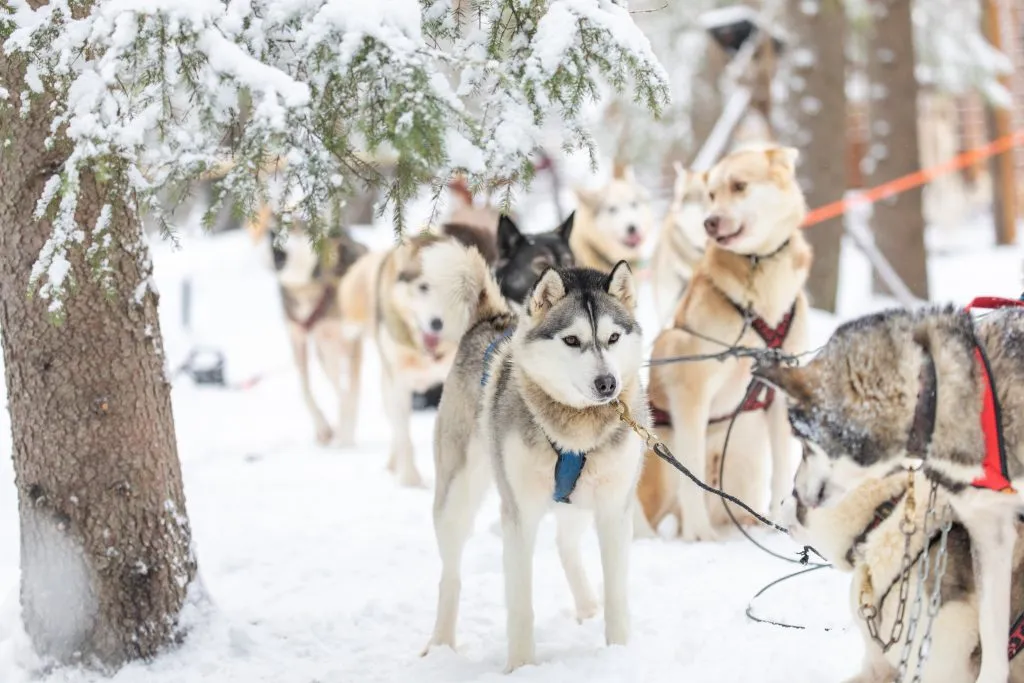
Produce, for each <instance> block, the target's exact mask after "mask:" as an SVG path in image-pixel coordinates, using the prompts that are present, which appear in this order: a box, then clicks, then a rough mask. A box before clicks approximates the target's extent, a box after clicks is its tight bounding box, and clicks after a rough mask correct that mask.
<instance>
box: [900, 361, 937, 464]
mask: <svg viewBox="0 0 1024 683" xmlns="http://www.w3.org/2000/svg"><path fill="white" fill-rule="evenodd" d="M922 353H923V354H924V361H923V363H922V364H921V373H920V375H919V376H918V386H919V388H918V390H917V406H916V407H915V408H914V421H913V422H911V423H910V434H909V435H908V436H907V455H909V456H910V457H912V458H918V459H920V460H921V461H922V462H923V461H924V460H925V458H927V457H928V447H929V445H931V442H932V434H934V432H935V411H936V403H937V401H938V377H937V375H936V373H935V360H934V359H933V358H932V354H931V353H929V352H928V350H927V349H923V348H922Z"/></svg>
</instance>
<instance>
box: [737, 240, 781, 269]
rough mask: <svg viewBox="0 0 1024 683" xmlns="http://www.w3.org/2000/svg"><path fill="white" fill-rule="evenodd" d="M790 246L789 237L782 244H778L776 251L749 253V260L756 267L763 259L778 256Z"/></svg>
mask: <svg viewBox="0 0 1024 683" xmlns="http://www.w3.org/2000/svg"><path fill="white" fill-rule="evenodd" d="M788 246H789V240H788V239H787V240H786V241H785V242H783V243H782V244H780V245H779V246H778V248H776V249H775V251H773V252H771V253H768V254H748V255H747V260H748V261H750V265H752V266H753V267H754V268H757V266H758V264H760V263H761V261H767V260H768V259H770V258H774V257H776V256H778V255H779V254H781V253H782V252H783V251H784V250H785V249H786V247H788Z"/></svg>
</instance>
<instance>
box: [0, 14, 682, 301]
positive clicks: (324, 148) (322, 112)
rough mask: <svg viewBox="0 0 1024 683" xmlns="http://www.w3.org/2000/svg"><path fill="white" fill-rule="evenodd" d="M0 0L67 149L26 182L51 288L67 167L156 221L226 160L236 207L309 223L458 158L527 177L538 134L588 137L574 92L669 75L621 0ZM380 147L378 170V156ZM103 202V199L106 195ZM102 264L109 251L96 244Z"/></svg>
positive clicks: (637, 89) (72, 212)
mask: <svg viewBox="0 0 1024 683" xmlns="http://www.w3.org/2000/svg"><path fill="white" fill-rule="evenodd" d="M40 4H41V3H39V2H29V1H28V0H0V41H2V45H3V50H4V52H5V54H6V55H8V56H9V57H11V58H17V59H19V60H22V62H23V64H24V68H22V69H21V70H19V71H18V72H17V73H20V74H21V77H20V79H19V80H18V82H3V81H2V80H0V117H2V116H3V115H4V114H3V108H5V107H7V108H13V109H14V110H16V111H17V112H19V113H20V114H21V115H25V114H26V113H27V112H28V111H29V110H30V109H31V107H32V106H33V105H34V104H36V103H38V102H42V101H43V97H42V95H43V94H44V93H49V94H51V97H50V98H48V99H47V106H48V107H49V111H50V112H51V115H52V126H51V130H52V131H53V138H52V140H51V142H52V144H66V147H67V149H68V150H69V151H68V154H67V156H66V159H65V161H64V163H63V165H62V166H61V167H60V169H59V170H58V171H57V172H56V174H55V175H54V176H53V178H52V179H51V181H50V182H49V183H48V184H47V186H46V191H45V192H44V194H43V196H41V197H40V198H39V203H38V207H37V215H38V216H40V217H43V216H45V217H46V218H48V219H49V220H50V221H51V222H52V223H53V226H54V230H53V234H52V236H51V238H50V240H49V241H48V242H47V244H46V247H45V248H44V249H43V251H42V253H41V254H40V258H39V262H38V263H37V266H36V269H35V273H34V278H35V283H34V284H36V285H38V286H40V287H42V291H43V293H44V294H48V295H49V296H51V297H59V294H60V292H61V291H62V287H63V283H64V278H65V276H66V275H67V271H68V268H67V260H66V259H65V257H64V253H65V250H66V249H67V248H68V246H69V245H71V244H73V243H75V242H78V243H82V242H83V241H84V240H85V237H86V234H87V233H88V234H89V235H90V240H89V241H90V243H93V244H95V243H96V242H95V241H94V240H93V239H92V237H95V236H96V235H97V234H100V233H102V231H103V230H104V229H105V226H104V225H103V224H102V223H103V219H102V218H101V220H100V222H99V223H100V224H97V225H89V226H82V225H79V224H78V222H77V221H76V210H77V206H78V196H79V178H80V176H81V174H82V173H85V172H95V173H98V174H99V175H101V176H102V184H103V187H104V188H105V189H106V191H107V192H108V195H109V196H108V200H109V202H110V203H111V204H115V203H121V204H122V205H123V206H125V207H127V208H129V209H130V210H133V211H146V212H149V213H151V214H153V216H154V217H155V218H157V219H158V220H159V221H161V224H162V225H164V226H165V227H166V223H164V222H163V221H164V217H165V216H167V215H168V210H169V209H170V208H172V207H171V206H165V205H164V204H165V203H167V202H166V201H163V200H161V197H166V195H167V189H168V188H174V187H182V186H186V185H187V183H189V182H191V181H194V180H195V179H196V178H199V177H202V176H204V175H205V176H214V177H218V178H222V182H220V183H218V188H219V194H218V196H217V198H216V199H217V200H216V201H214V202H213V206H211V207H210V213H209V217H212V216H213V214H214V212H216V211H217V210H219V209H220V208H221V207H220V205H221V203H222V201H223V197H224V193H226V192H230V193H231V195H232V196H233V197H236V198H240V200H239V202H240V206H238V207H237V208H238V210H240V211H241V212H243V213H244V214H246V215H252V214H254V213H255V212H256V210H257V208H258V205H259V204H260V203H262V202H264V201H267V202H270V203H271V205H272V206H273V207H275V209H277V210H278V211H279V212H280V213H281V214H282V217H283V218H284V219H285V220H290V219H299V220H302V221H303V222H304V223H306V224H307V225H308V226H309V228H310V230H312V231H313V232H315V233H316V232H319V231H320V230H322V229H323V228H324V227H325V226H326V223H327V222H328V221H329V215H328V212H327V210H326V207H328V206H331V205H332V203H334V202H336V201H337V200H338V199H341V198H343V197H345V196H346V195H350V194H351V193H354V192H356V191H358V190H360V189H361V188H363V187H365V186H367V185H373V186H379V187H383V188H385V200H386V202H388V203H390V205H391V206H392V207H393V209H394V215H395V217H396V221H397V223H398V225H397V226H396V227H397V228H398V229H401V228H402V222H403V214H402V206H403V204H404V203H405V202H406V201H407V200H408V199H409V198H410V197H412V196H413V194H414V193H415V192H416V191H417V189H418V188H419V187H420V186H421V185H422V184H423V183H430V182H434V183H437V182H439V181H440V180H444V179H445V178H446V177H448V176H449V175H450V174H451V173H452V172H454V171H462V172H466V173H467V174H468V175H469V176H470V179H471V182H472V184H473V185H474V187H482V186H488V187H491V186H497V185H498V184H508V183H512V184H518V183H522V182H528V181H529V180H530V178H531V174H532V166H531V164H530V156H531V154H532V153H533V152H534V150H535V149H536V148H537V146H538V145H539V143H540V141H541V140H542V139H543V137H542V136H544V135H545V134H546V133H547V132H550V131H551V130H552V129H556V130H559V131H561V136H562V139H563V140H564V142H565V145H566V147H568V148H576V149H578V148H581V147H583V148H590V149H591V151H593V150H592V147H593V142H592V137H591V133H590V130H589V129H588V127H587V125H586V120H585V118H584V114H583V111H582V110H583V109H584V105H586V104H588V103H589V102H591V101H592V100H593V99H595V98H596V97H597V96H598V94H599V92H601V88H602V87H605V86H607V85H610V86H611V87H613V88H615V89H617V90H631V91H632V93H633V97H634V99H635V100H636V101H637V102H639V103H642V104H643V105H644V106H645V107H646V108H647V109H649V110H652V111H653V112H655V113H658V112H659V111H660V109H661V108H662V107H663V106H664V105H665V104H666V103H667V100H668V87H667V78H666V75H665V72H664V71H663V69H662V67H661V66H660V64H659V63H658V61H657V59H656V58H655V57H654V54H653V53H652V51H651V48H650V44H649V43H648V41H647V39H646V38H645V37H644V35H643V34H642V33H641V32H640V31H639V29H637V27H636V26H635V25H634V23H633V21H632V19H631V17H630V15H629V12H628V10H627V9H626V7H625V5H624V2H622V1H621V0H620V1H619V2H616V0H419V1H417V0H374V1H373V2H366V1H365V0H223V1H218V0H50V2H48V3H46V4H42V5H41V6H39V5H40ZM382 159H388V160H390V161H393V165H392V169H391V170H390V171H389V173H388V174H387V175H385V174H384V173H383V172H382V171H381V168H380V165H379V163H378V162H379V161H380V160H382ZM103 215H105V216H109V215H110V212H109V210H107V211H105V212H104V213H103ZM95 262H96V263H97V264H100V269H101V270H102V259H100V260H96V261H95Z"/></svg>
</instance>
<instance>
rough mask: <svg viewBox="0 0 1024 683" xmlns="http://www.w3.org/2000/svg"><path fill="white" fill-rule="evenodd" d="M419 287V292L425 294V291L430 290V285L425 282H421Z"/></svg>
mask: <svg viewBox="0 0 1024 683" xmlns="http://www.w3.org/2000/svg"><path fill="white" fill-rule="evenodd" d="M419 289H420V291H421V292H423V293H424V294H426V293H427V292H429V291H430V285H428V284H427V283H426V282H421V283H420V287H419Z"/></svg>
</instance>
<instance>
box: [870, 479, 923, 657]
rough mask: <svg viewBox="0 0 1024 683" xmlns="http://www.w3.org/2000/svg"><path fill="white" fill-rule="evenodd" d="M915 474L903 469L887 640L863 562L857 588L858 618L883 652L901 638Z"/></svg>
mask: <svg viewBox="0 0 1024 683" xmlns="http://www.w3.org/2000/svg"><path fill="white" fill-rule="evenodd" d="M915 474H916V471H915V470H907V495H906V498H905V499H904V503H903V519H901V520H900V532H901V533H902V534H903V559H902V561H901V562H900V587H899V602H897V603H896V616H895V618H894V619H893V622H892V630H890V631H889V638H888V639H887V640H882V638H881V636H880V635H879V610H880V609H881V605H878V606H877V607H876V606H875V595H874V584H873V582H872V580H871V572H870V569H868V568H867V565H865V575H864V582H863V585H862V587H861V594H860V610H859V614H860V617H861V619H863V620H864V625H865V626H866V627H867V629H868V635H870V636H871V639H872V640H874V641H875V642H876V643H878V645H879V646H881V648H882V651H883V652H888V651H889V648H891V647H892V646H893V645H895V644H896V643H898V642H899V641H900V639H901V638H902V637H903V624H904V619H905V617H906V613H907V598H909V597H910V568H911V567H912V566H913V564H914V558H913V556H912V555H911V553H910V548H911V541H912V540H913V538H914V534H916V533H917V498H916V495H915V491H916V489H915V487H914V482H915V478H914V477H915Z"/></svg>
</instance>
